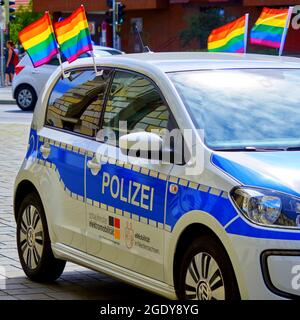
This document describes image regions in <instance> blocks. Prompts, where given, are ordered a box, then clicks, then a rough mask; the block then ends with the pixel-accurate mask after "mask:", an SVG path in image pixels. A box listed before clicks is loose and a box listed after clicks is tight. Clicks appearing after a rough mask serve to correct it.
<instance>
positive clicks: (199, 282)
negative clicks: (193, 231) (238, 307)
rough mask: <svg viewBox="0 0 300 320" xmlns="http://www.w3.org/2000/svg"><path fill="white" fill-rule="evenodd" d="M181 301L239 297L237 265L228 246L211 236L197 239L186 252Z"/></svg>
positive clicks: (180, 273)
mask: <svg viewBox="0 0 300 320" xmlns="http://www.w3.org/2000/svg"><path fill="white" fill-rule="evenodd" d="M177 296H178V298H179V299H180V300H239V299H240V294H239V290H238V285H237V282H236V278H235V275H234V271H233V268H232V266H231V263H230V260H229V258H228V256H227V254H226V252H225V250H224V248H223V247H222V246H221V245H220V244H219V243H218V242H217V241H216V240H215V239H214V238H213V237H211V236H206V235H205V236H201V237H199V238H197V239H195V240H194V241H193V242H192V243H191V245H190V247H189V248H188V249H187V251H186V252H185V253H184V254H183V256H182V260H181V267H180V272H179V282H178V291H177Z"/></svg>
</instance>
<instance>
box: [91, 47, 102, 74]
mask: <svg viewBox="0 0 300 320" xmlns="http://www.w3.org/2000/svg"><path fill="white" fill-rule="evenodd" d="M90 52H91V56H92V58H93V64H94V69H95V74H96V77H97V76H102V75H103V70H101V71H98V70H97V65H96V60H95V55H94V51H90Z"/></svg>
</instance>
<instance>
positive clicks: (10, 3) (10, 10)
mask: <svg viewBox="0 0 300 320" xmlns="http://www.w3.org/2000/svg"><path fill="white" fill-rule="evenodd" d="M15 6H16V1H8V13H9V21H13V20H15V19H16V16H15V12H16V9H15Z"/></svg>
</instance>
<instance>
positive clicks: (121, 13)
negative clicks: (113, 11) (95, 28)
mask: <svg viewBox="0 0 300 320" xmlns="http://www.w3.org/2000/svg"><path fill="white" fill-rule="evenodd" d="M125 8H126V6H125V5H124V4H123V3H121V2H118V3H117V23H118V24H119V25H122V24H123V23H124V21H125Z"/></svg>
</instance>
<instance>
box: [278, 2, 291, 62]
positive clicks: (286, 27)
mask: <svg viewBox="0 0 300 320" xmlns="http://www.w3.org/2000/svg"><path fill="white" fill-rule="evenodd" d="M293 10H294V7H289V11H288V16H287V18H286V22H285V27H284V31H283V34H282V37H281V42H280V48H279V55H280V56H282V53H283V49H284V45H285V40H286V36H287V33H288V30H289V25H290V21H291V17H292V13H293Z"/></svg>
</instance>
